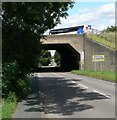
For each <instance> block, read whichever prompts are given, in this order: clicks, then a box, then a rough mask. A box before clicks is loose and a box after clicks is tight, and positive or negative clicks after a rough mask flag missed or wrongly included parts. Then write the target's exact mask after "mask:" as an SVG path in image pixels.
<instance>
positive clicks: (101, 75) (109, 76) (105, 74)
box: [71, 70, 117, 82]
mask: <svg viewBox="0 0 117 120" xmlns="http://www.w3.org/2000/svg"><path fill="white" fill-rule="evenodd" d="M71 72H72V73H74V74H78V75H85V76H90V77H94V78H98V79H102V80H107V81H111V82H117V79H116V77H115V75H116V74H115V72H112V71H95V70H73V71H71Z"/></svg>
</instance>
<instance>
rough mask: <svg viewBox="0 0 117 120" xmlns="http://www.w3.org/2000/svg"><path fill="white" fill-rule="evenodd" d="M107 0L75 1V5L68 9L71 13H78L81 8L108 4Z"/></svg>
mask: <svg viewBox="0 0 117 120" xmlns="http://www.w3.org/2000/svg"><path fill="white" fill-rule="evenodd" d="M106 3H107V2H75V4H74V7H73V8H72V9H69V10H68V14H69V15H73V14H76V13H77V11H78V10H79V9H83V8H95V7H98V6H101V5H104V4H106Z"/></svg>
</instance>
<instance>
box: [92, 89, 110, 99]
mask: <svg viewBox="0 0 117 120" xmlns="http://www.w3.org/2000/svg"><path fill="white" fill-rule="evenodd" d="M93 92H95V93H99V94H100V95H103V96H105V97H107V98H111V97H110V96H109V95H106V94H104V93H102V92H99V91H97V90H93Z"/></svg>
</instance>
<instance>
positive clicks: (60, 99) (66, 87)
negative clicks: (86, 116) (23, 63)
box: [39, 77, 107, 115]
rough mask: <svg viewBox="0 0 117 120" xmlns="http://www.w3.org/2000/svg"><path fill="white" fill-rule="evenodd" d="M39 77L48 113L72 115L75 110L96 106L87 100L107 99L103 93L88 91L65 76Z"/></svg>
mask: <svg viewBox="0 0 117 120" xmlns="http://www.w3.org/2000/svg"><path fill="white" fill-rule="evenodd" d="M39 79H40V80H39V86H40V90H41V92H42V93H43V102H44V107H45V112H46V113H48V114H49V113H52V114H54V113H55V114H61V115H72V114H73V113H74V112H80V111H84V110H88V109H93V108H94V106H92V105H89V104H88V103H87V101H92V100H102V99H107V98H106V97H105V96H103V95H101V94H98V93H95V92H87V91H86V89H82V88H80V87H78V85H77V84H76V83H71V82H70V81H71V79H65V78H64V77H41V78H39ZM72 80H73V79H72ZM77 81H78V80H77ZM79 81H81V80H79Z"/></svg>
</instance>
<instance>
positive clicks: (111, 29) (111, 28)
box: [106, 26, 117, 32]
mask: <svg viewBox="0 0 117 120" xmlns="http://www.w3.org/2000/svg"><path fill="white" fill-rule="evenodd" d="M106 32H117V26H110V27H109V26H108V27H107V29H106Z"/></svg>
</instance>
